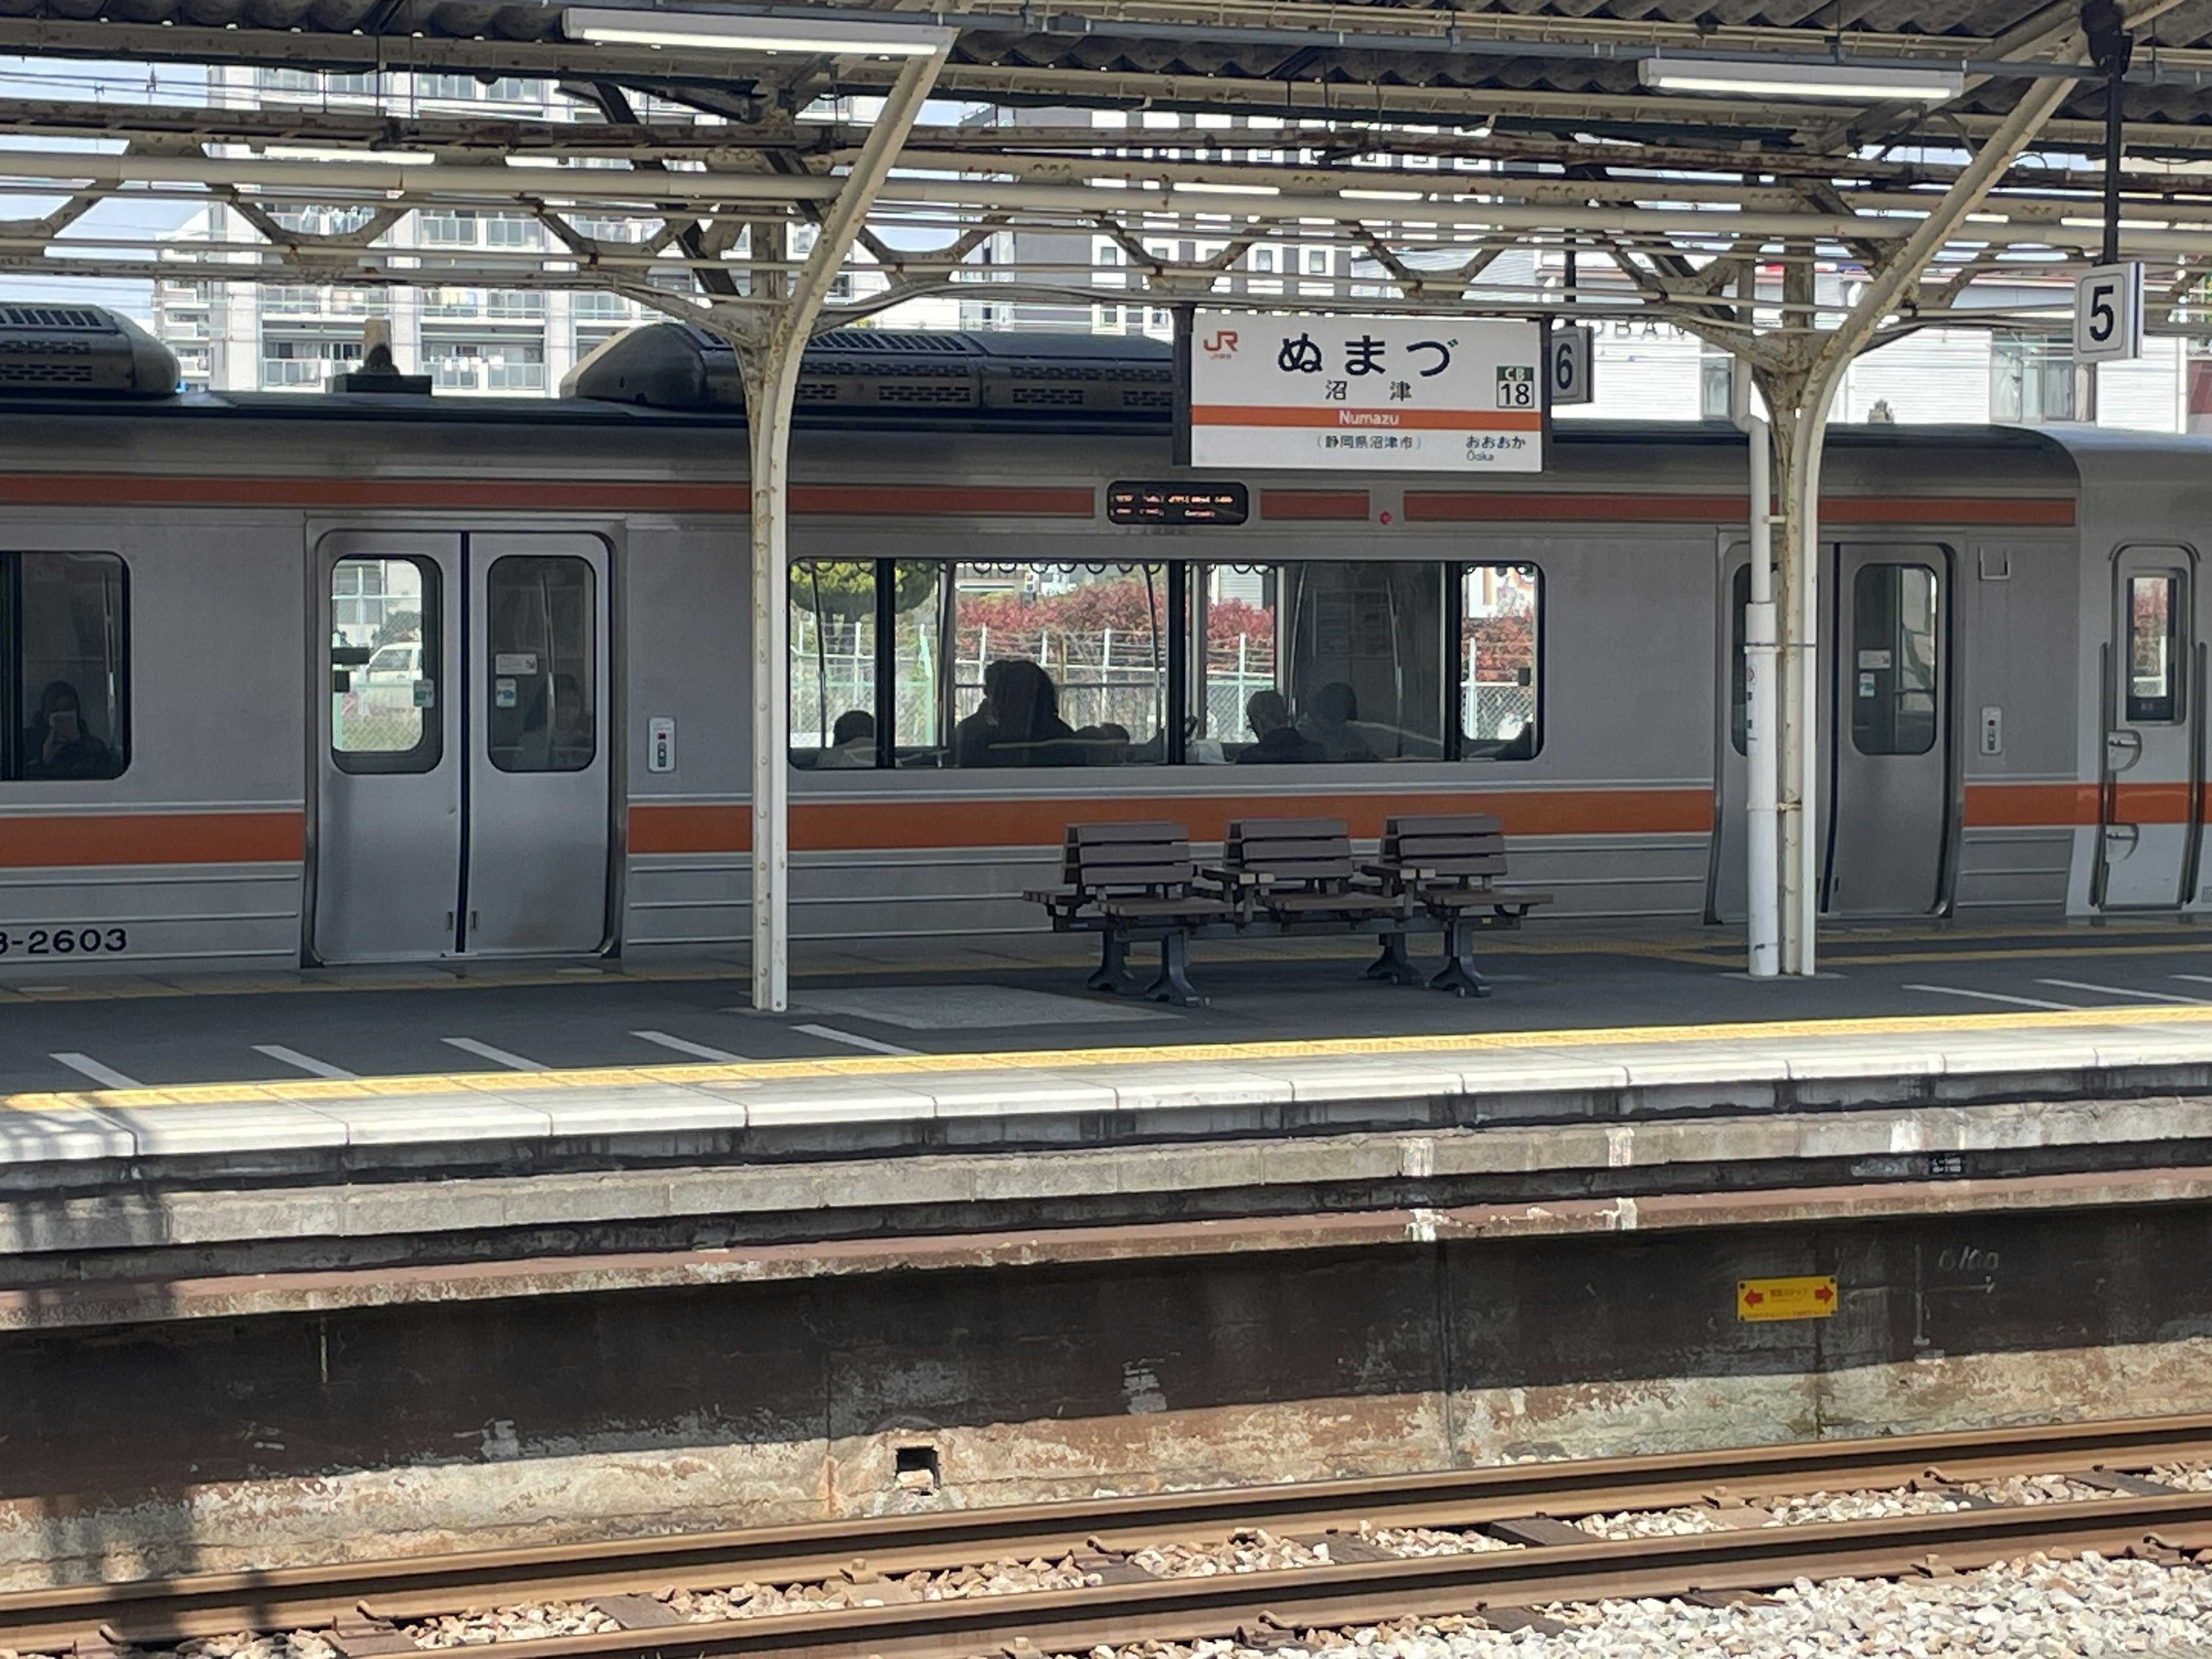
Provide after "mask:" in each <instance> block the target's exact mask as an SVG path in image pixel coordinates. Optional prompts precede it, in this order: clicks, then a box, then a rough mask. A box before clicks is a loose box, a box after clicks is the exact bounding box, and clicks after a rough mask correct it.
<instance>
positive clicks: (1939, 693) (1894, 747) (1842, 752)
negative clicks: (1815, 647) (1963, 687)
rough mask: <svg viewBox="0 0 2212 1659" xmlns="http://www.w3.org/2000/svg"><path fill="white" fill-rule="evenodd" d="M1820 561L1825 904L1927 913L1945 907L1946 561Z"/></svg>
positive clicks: (1914, 552) (1909, 553)
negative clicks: (1825, 587)
mask: <svg viewBox="0 0 2212 1659" xmlns="http://www.w3.org/2000/svg"><path fill="white" fill-rule="evenodd" d="M1826 563H1827V568H1828V572H1829V580H1830V587H1829V593H1830V595H1831V603H1830V604H1829V605H1827V606H1826V607H1825V608H1826V610H1827V612H1828V616H1829V617H1830V626H1829V641H1830V644H1829V647H1828V651H1827V656H1828V660H1829V663H1830V665H1831V670H1832V671H1831V672H1830V673H1829V674H1828V675H1826V676H1825V677H1824V678H1825V679H1826V682H1827V685H1828V689H1829V708H1828V711H1827V712H1828V715H1829V718H1828V719H1827V720H1826V721H1824V722H1823V725H1824V726H1825V728H1826V740H1827V749H1828V753H1827V763H1826V769H1825V770H1826V776H1827V780H1828V789H1827V800H1826V811H1825V812H1824V814H1823V816H1824V817H1825V818H1826V842H1825V843H1824V846H1823V848H1822V854H1821V866H1822V878H1821V886H1820V896H1821V908H1822V909H1823V910H1825V911H1826V912H1827V913H1828V914H1830V915H1838V916H1899V915H1926V914H1927V913H1928V912H1929V911H1931V910H1934V909H1936V908H1938V906H1939V905H1940V904H1941V903H1942V897H1943V866H1944V858H1945V852H1946V848H1948V844H1949V838H1950V827H1951V793H1952V780H1951V720H1950V706H1951V665H1950V661H1949V658H1950V639H1949V635H1950V619H1949V611H1950V604H1951V598H1950V592H1949V587H1950V556H1949V554H1948V552H1946V551H1945V550H1943V549H1942V548H1939V547H1870V546H1855V545H1851V544H1844V545H1842V546H1839V547H1837V548H1835V549H1834V550H1832V556H1831V557H1830V559H1829V560H1828V561H1827V562H1826Z"/></svg>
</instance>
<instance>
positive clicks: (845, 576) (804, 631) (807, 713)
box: [787, 559, 877, 771]
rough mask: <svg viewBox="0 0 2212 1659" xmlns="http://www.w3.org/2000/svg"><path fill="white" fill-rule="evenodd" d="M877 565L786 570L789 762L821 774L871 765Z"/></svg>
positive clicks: (845, 563)
mask: <svg viewBox="0 0 2212 1659" xmlns="http://www.w3.org/2000/svg"><path fill="white" fill-rule="evenodd" d="M876 568H877V567H876V565H875V564H874V563H873V562H871V561H865V560H840V561H830V560H825V559H802V560H800V561H799V562H796V563H794V564H793V566H792V567H791V579H790V586H789V587H788V589H787V592H788V594H789V604H790V607H791V644H790V651H791V758H792V762H793V764H794V765H799V766H805V767H810V768H813V769H817V770H820V771H829V770H842V769H850V768H854V767H866V766H873V765H874V764H875V763H876Z"/></svg>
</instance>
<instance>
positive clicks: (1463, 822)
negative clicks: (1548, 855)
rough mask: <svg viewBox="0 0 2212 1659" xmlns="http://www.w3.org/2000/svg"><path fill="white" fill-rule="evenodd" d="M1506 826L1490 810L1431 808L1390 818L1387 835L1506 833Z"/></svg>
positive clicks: (1386, 822)
mask: <svg viewBox="0 0 2212 1659" xmlns="http://www.w3.org/2000/svg"><path fill="white" fill-rule="evenodd" d="M1504 830H1505V826H1504V824H1502V823H1499V822H1498V819H1497V818H1496V817H1493V816H1492V814H1490V813H1488V812H1429V813H1423V814H1421V815H1419V816H1418V817H1405V818H1389V819H1385V820H1384V822H1383V834H1384V835H1386V836H1469V835H1493V836H1494V835H1503V834H1504Z"/></svg>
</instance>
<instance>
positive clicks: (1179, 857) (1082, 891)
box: [1023, 823, 1233, 1007]
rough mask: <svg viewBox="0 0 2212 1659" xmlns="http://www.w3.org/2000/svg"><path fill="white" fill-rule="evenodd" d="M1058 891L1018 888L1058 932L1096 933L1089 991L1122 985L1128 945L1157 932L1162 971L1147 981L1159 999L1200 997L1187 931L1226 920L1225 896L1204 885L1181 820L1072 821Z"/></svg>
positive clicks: (1190, 1002)
mask: <svg viewBox="0 0 2212 1659" xmlns="http://www.w3.org/2000/svg"><path fill="white" fill-rule="evenodd" d="M1060 881H1061V883H1062V884H1063V885H1062V887H1061V889H1060V890H1059V891H1057V892H1030V893H1025V894H1024V895H1023V896H1024V898H1027V899H1029V900H1030V901H1031V902H1034V903H1038V904H1042V905H1043V906H1044V907H1045V909H1046V911H1047V912H1048V914H1049V915H1051V917H1052V921H1053V930H1054V932H1055V933H1075V932H1082V933H1097V934H1098V935H1099V943H1100V955H1099V962H1098V969H1097V972H1096V973H1094V974H1092V975H1091V977H1090V979H1089V980H1088V981H1086V983H1087V984H1088V985H1089V986H1090V987H1091V989H1092V990H1094V991H1126V990H1127V989H1129V988H1130V986H1129V972H1128V960H1129V946H1130V945H1133V944H1136V943H1139V942H1142V941H1144V940H1147V939H1157V940H1158V941H1159V946H1160V971H1159V975H1158V977H1157V978H1155V979H1154V980H1153V981H1152V983H1151V984H1150V985H1149V986H1147V987H1145V994H1146V996H1148V997H1150V998H1152V1000H1154V1001H1156V1002H1175V1003H1180V1004H1182V1006H1185V1007H1190V1006H1194V1005H1195V1004H1196V1003H1197V1002H1198V1001H1199V995H1198V993H1197V992H1196V991H1195V990H1194V989H1193V988H1192V987H1191V983H1190V940H1191V936H1192V934H1194V933H1199V932H1201V931H1204V930H1206V929H1207V928H1209V927H1213V926H1216V925H1218V924H1225V923H1228V922H1231V921H1232V920H1233V913H1232V911H1231V907H1230V904H1229V902H1228V901H1227V900H1226V899H1225V898H1223V897H1221V896H1218V894H1214V893H1209V892H1206V891H1205V890H1202V889H1201V887H1200V876H1199V872H1198V869H1197V867H1196V866H1194V865H1193V864H1192V862H1191V859H1190V836H1189V832H1188V830H1186V829H1184V828H1183V826H1182V825H1181V824H1180V823H1071V824H1069V825H1068V826H1067V836H1066V842H1065V843H1064V844H1063V846H1062V848H1061V854H1060Z"/></svg>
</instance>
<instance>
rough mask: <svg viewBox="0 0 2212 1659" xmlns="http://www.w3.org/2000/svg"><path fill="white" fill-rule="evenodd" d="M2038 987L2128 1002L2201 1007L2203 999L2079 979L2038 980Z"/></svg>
mask: <svg viewBox="0 0 2212 1659" xmlns="http://www.w3.org/2000/svg"><path fill="white" fill-rule="evenodd" d="M2035 982H2036V983H2037V984H2038V985H2055V986H2057V987H2058V988H2059V989H2060V990H2062V991H2089V992H2093V993H2094V994H2096V995H2098V996H2105V997H2125V998H2127V999H2128V1000H2130V1002H2185V1003H2188V1004H2190V1005H2191V1006H2194V1007H2200V1008H2201V1007H2203V1006H2204V999H2203V997H2185V996H2177V995H2175V994H2173V993H2172V992H2171V991H2131V990H2130V989H2128V988H2127V987H2125V986H2124V985H2092V984H2090V983H2089V982H2088V981H2087V980H2080V979H2039V980H2038V981H2035Z"/></svg>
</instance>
